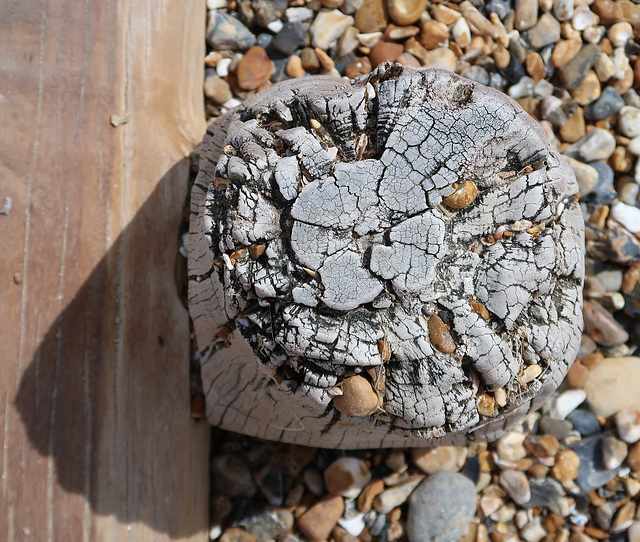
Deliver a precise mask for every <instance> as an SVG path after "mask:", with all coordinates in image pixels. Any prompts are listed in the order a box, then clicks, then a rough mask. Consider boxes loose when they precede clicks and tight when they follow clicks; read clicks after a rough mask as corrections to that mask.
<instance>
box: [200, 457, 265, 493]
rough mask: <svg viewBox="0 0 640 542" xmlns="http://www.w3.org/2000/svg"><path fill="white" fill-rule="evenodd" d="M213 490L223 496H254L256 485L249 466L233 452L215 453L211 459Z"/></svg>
mask: <svg viewBox="0 0 640 542" xmlns="http://www.w3.org/2000/svg"><path fill="white" fill-rule="evenodd" d="M211 480H212V488H211V489H212V492H213V494H214V495H222V496H223V497H227V498H230V499H231V498H233V497H253V495H255V493H256V487H255V484H254V483H253V478H252V477H251V472H250V471H249V467H247V465H246V464H245V463H244V461H242V459H240V458H239V457H238V456H236V455H233V454H220V455H215V456H213V458H212V459H211Z"/></svg>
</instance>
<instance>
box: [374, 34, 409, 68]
mask: <svg viewBox="0 0 640 542" xmlns="http://www.w3.org/2000/svg"><path fill="white" fill-rule="evenodd" d="M403 51H404V47H403V46H402V44H400V43H395V42H392V41H384V40H380V41H379V42H378V43H376V44H375V45H374V46H373V47H372V48H371V52H370V53H369V60H370V61H371V65H372V66H373V67H374V68H375V67H376V66H378V65H379V64H382V63H383V62H387V61H389V62H393V61H394V60H396V59H397V58H398V57H399V56H400V55H401V54H402V52H403Z"/></svg>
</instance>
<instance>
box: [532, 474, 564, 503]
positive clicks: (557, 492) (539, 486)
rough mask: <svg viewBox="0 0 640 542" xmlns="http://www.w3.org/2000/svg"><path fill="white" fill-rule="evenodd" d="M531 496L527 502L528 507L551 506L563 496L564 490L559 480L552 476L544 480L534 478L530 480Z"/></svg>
mask: <svg viewBox="0 0 640 542" xmlns="http://www.w3.org/2000/svg"><path fill="white" fill-rule="evenodd" d="M529 488H530V490H531V498H530V499H529V501H528V502H526V503H525V505H524V506H525V507H526V508H536V507H538V506H549V505H550V504H551V503H553V502H555V501H556V500H558V499H559V498H560V497H562V495H563V493H564V490H563V489H562V486H561V485H560V483H559V482H556V481H555V480H554V479H552V478H544V479H542V480H537V479H533V480H530V481H529Z"/></svg>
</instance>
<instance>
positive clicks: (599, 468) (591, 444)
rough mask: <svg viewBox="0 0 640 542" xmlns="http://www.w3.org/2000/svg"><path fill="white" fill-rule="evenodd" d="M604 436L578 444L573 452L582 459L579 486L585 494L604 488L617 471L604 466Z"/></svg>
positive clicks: (578, 479) (573, 447) (590, 438)
mask: <svg viewBox="0 0 640 542" xmlns="http://www.w3.org/2000/svg"><path fill="white" fill-rule="evenodd" d="M603 438H604V436H603V435H594V436H592V437H587V438H584V439H582V440H579V441H578V442H576V443H575V444H574V445H573V446H571V448H572V450H573V451H574V452H576V453H577V454H578V456H579V457H580V466H579V467H578V478H576V482H577V484H578V485H579V486H580V489H581V490H582V492H583V493H588V492H589V491H591V490H593V489H597V488H599V487H602V486H603V485H605V484H606V483H607V482H609V481H611V480H613V479H614V478H615V476H616V474H617V472H618V471H617V469H607V468H605V466H604V465H603V464H602V440H603Z"/></svg>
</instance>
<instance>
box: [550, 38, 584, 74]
mask: <svg viewBox="0 0 640 542" xmlns="http://www.w3.org/2000/svg"><path fill="white" fill-rule="evenodd" d="M581 47H582V42H580V41H579V40H562V41H559V42H558V43H556V45H555V47H554V48H553V53H551V63H552V64H553V65H554V66H555V67H556V68H561V67H562V66H564V65H565V64H566V63H567V62H569V60H571V59H572V58H573V57H574V56H576V54H578V51H579V50H580V48H581Z"/></svg>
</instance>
